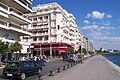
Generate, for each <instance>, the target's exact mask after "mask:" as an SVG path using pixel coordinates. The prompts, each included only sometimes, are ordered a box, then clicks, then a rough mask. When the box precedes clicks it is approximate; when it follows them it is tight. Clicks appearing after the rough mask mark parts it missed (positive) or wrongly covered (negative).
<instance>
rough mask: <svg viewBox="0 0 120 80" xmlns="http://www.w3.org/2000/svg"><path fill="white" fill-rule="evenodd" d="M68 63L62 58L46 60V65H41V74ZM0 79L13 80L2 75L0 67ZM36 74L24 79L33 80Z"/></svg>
mask: <svg viewBox="0 0 120 80" xmlns="http://www.w3.org/2000/svg"><path fill="white" fill-rule="evenodd" d="M68 64H70V63H69V62H66V61H63V60H62V59H55V60H54V59H53V60H52V61H50V62H48V63H47V64H46V66H42V69H43V71H42V76H44V75H47V74H49V72H50V70H52V71H56V70H57V69H58V68H62V67H63V66H65V65H68ZM0 75H1V76H0V80H13V79H5V78H4V77H3V76H2V69H0ZM37 77H38V75H33V76H29V77H27V78H26V79H25V80H35V79H36V78H37Z"/></svg>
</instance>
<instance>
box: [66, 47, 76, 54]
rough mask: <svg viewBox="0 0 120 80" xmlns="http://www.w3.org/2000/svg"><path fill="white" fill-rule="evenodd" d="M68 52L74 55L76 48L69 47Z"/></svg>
mask: <svg viewBox="0 0 120 80" xmlns="http://www.w3.org/2000/svg"><path fill="white" fill-rule="evenodd" d="M66 52H67V53H68V54H73V53H74V48H73V47H68V48H67V51H66Z"/></svg>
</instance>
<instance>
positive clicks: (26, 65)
mask: <svg viewBox="0 0 120 80" xmlns="http://www.w3.org/2000/svg"><path fill="white" fill-rule="evenodd" d="M41 72H42V68H41V67H40V66H38V64H37V63H36V62H34V61H9V62H7V65H6V66H5V67H4V68H3V75H4V76H5V77H8V78H10V77H11V78H19V79H20V80H24V79H25V78H26V76H27V75H31V74H41Z"/></svg>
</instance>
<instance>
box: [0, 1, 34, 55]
mask: <svg viewBox="0 0 120 80" xmlns="http://www.w3.org/2000/svg"><path fill="white" fill-rule="evenodd" d="M31 4H32V0H0V39H2V40H3V41H8V42H11V43H12V42H15V41H19V42H20V43H21V44H22V45H23V50H22V53H27V48H28V47H29V45H30V43H24V42H21V41H20V36H25V35H28V36H30V35H31V33H30V32H28V25H29V24H31V23H32V22H31V21H30V20H28V19H27V18H26V17H25V16H24V14H26V13H30V12H32V8H31ZM24 25H25V26H24Z"/></svg>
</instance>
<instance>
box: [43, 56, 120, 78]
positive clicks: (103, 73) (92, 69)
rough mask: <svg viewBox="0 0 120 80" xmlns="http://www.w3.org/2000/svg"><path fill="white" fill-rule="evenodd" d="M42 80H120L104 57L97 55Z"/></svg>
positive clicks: (119, 73)
mask: <svg viewBox="0 0 120 80" xmlns="http://www.w3.org/2000/svg"><path fill="white" fill-rule="evenodd" d="M43 80H120V72H118V71H117V70H116V69H115V68H114V67H113V66H112V65H111V64H110V63H109V62H108V61H107V60H106V59H105V58H104V57H102V56H101V55H97V56H94V57H92V58H90V59H88V60H86V61H84V63H83V64H78V65H75V66H74V67H71V68H69V69H67V70H65V71H62V72H61V73H55V75H54V76H46V77H44V78H43Z"/></svg>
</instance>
